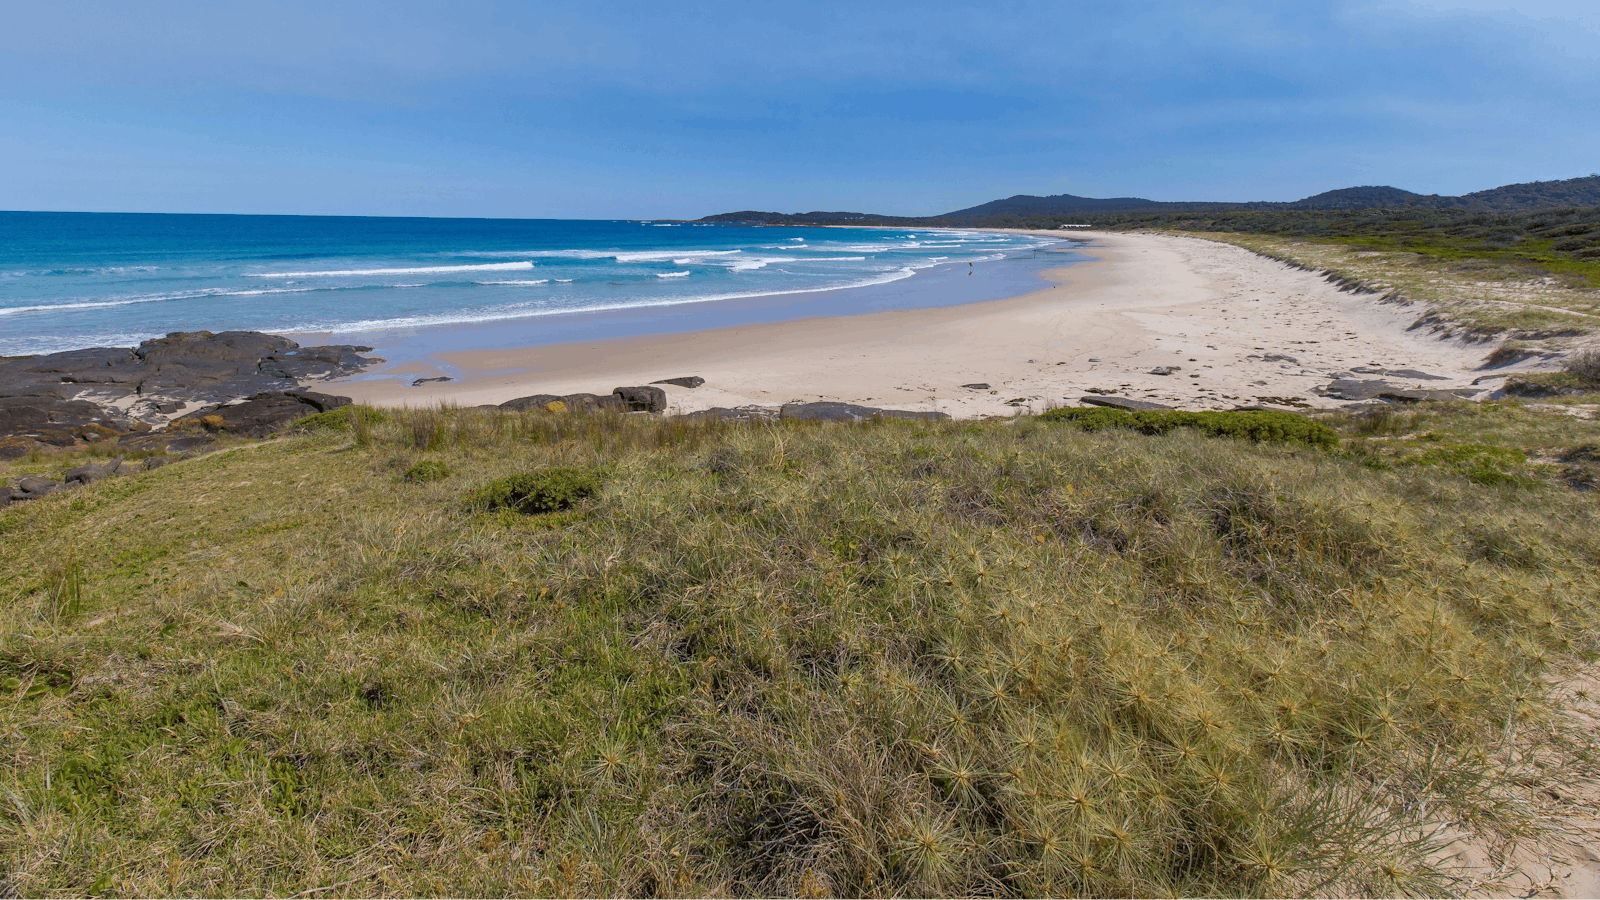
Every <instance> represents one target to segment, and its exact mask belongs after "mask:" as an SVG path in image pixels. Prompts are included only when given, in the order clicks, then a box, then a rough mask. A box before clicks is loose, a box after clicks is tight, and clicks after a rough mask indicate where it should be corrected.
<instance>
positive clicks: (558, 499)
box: [472, 467, 600, 515]
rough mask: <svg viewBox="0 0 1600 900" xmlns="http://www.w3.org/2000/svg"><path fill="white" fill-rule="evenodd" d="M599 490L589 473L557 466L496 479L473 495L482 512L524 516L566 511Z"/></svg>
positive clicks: (596, 477) (594, 475)
mask: <svg viewBox="0 0 1600 900" xmlns="http://www.w3.org/2000/svg"><path fill="white" fill-rule="evenodd" d="M599 490H600V477H599V476H598V475H597V474H596V473H594V472H591V471H587V470H583V469H573V468H566V467H557V468H550V469H541V470H539V471H537V472H524V473H522V474H519V475H507V476H506V477H504V478H496V479H495V480H494V481H491V482H489V484H487V485H485V486H484V487H481V488H479V489H478V490H476V491H474V492H473V494H472V502H473V503H474V504H476V505H478V506H480V507H483V508H484V509H508V510H512V511H514V512H519V513H524V514H526V515H538V514H540V513H553V512H565V511H566V510H569V509H571V508H572V507H573V506H575V505H577V504H578V503H579V502H580V501H583V500H587V499H589V498H590V497H593V496H594V495H595V494H596V493H597V492H598V491H599Z"/></svg>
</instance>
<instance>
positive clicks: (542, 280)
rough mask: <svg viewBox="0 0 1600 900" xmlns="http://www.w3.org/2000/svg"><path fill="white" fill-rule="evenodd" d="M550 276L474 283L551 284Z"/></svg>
mask: <svg viewBox="0 0 1600 900" xmlns="http://www.w3.org/2000/svg"><path fill="white" fill-rule="evenodd" d="M549 283H550V279H548V278H535V279H533V280H532V281H474V282H473V284H549Z"/></svg>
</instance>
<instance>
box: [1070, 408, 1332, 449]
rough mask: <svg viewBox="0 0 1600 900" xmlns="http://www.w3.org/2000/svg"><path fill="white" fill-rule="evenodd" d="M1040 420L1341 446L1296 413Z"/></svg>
mask: <svg viewBox="0 0 1600 900" xmlns="http://www.w3.org/2000/svg"><path fill="white" fill-rule="evenodd" d="M1041 418H1043V419H1045V420H1046V421H1051V422H1070V423H1072V424H1074V425H1077V426H1078V427H1079V428H1082V429H1084V430H1085V431H1098V430H1100V429H1102V428H1131V429H1133V430H1135V431H1138V432H1140V433H1142V434H1167V433H1169V432H1171V431H1173V430H1174V429H1178V428H1190V429H1193V430H1195V431H1198V432H1200V433H1201V434H1206V435H1210V436H1211V437H1232V438H1242V439H1244V440H1249V441H1256V442H1263V441H1264V442H1267V443H1273V444H1305V445H1307V446H1310V447H1324V448H1331V447H1335V446H1338V443H1339V436H1338V435H1337V434H1336V433H1335V432H1334V430H1333V429H1331V428H1329V427H1328V426H1326V425H1324V424H1322V423H1321V422H1317V421H1314V420H1312V419H1308V418H1306V417H1305V416H1302V415H1297V414H1295V413H1285V412H1277V411H1273V410H1248V411H1242V412H1185V411H1182V410H1143V411H1139V412H1130V411H1126V410H1120V409H1107V408H1104V407H1093V408H1088V409H1083V408H1062V409H1055V410H1051V411H1050V412H1047V413H1045V414H1044V415H1043V416H1042V417H1041Z"/></svg>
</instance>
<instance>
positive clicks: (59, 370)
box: [0, 331, 381, 459]
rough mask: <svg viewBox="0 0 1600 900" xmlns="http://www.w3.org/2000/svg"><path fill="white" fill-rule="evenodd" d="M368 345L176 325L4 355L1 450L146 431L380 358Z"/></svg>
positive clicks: (12, 453)
mask: <svg viewBox="0 0 1600 900" xmlns="http://www.w3.org/2000/svg"><path fill="white" fill-rule="evenodd" d="M371 349H372V348H371V347H356V346H346V345H337V346H326V347H301V346H300V345H299V344H296V343H295V342H294V341H291V340H289V339H288V338H285V337H280V336H278V335H273V334H263V333H261V332H259V331H224V332H220V333H212V332H209V331H179V332H173V333H172V334H169V335H167V336H166V337H164V338H156V339H154V340H149V341H145V342H144V343H142V344H140V345H139V346H138V347H131V348H129V347H94V348H90V349H86V350H69V351H66V352H63V353H50V354H45V355H43V356H22V357H10V358H5V359H0V459H4V458H14V457H17V456H23V455H26V454H27V453H29V452H30V451H32V450H35V449H40V448H43V447H70V446H74V445H81V444H86V443H94V442H97V441H103V440H112V439H120V438H123V437H125V436H127V435H130V434H138V433H143V432H148V431H150V430H151V429H152V427H160V426H161V425H164V424H166V423H167V422H168V421H169V420H170V419H171V418H172V416H174V415H177V414H179V413H181V412H183V411H184V410H186V409H189V408H191V407H193V406H194V405H197V404H199V405H202V406H218V407H220V406H224V405H227V404H231V403H235V402H236V401H238V400H240V399H241V398H255V397H259V396H261V395H263V394H269V393H274V392H277V393H285V392H294V391H298V390H299V389H300V388H301V387H302V386H303V384H302V383H303V382H312V381H319V380H324V379H328V378H336V377H340V376H344V375H350V374H353V373H356V372H359V371H361V370H362V369H364V368H366V367H368V366H371V365H374V364H376V363H378V362H381V360H378V359H374V358H370V357H366V356H363V355H362V354H363V353H367V352H369V351H371ZM225 418H226V417H225Z"/></svg>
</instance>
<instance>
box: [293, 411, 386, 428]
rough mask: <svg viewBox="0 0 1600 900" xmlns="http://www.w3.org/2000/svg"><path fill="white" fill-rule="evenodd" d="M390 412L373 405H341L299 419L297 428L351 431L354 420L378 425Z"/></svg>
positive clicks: (364, 423) (296, 423) (384, 420)
mask: <svg viewBox="0 0 1600 900" xmlns="http://www.w3.org/2000/svg"><path fill="white" fill-rule="evenodd" d="M388 419H389V414H388V413H386V412H384V411H383V410H381V409H375V408H374V407H371V406H360V405H351V406H341V407H339V408H338V409H330V410H328V411H327V412H319V413H315V414H313V415H309V416H306V417H305V418H303V419H299V420H297V421H296V422H295V423H294V424H295V427H296V428H300V429H303V430H307V431H310V430H312V429H316V428H326V429H329V430H331V431H349V430H350V426H351V423H352V422H353V421H358V420H359V421H360V422H361V424H363V425H377V424H380V423H382V422H386V421H388Z"/></svg>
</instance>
